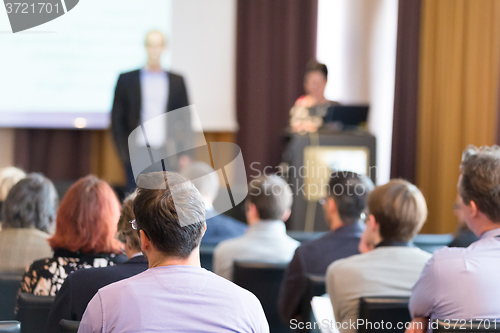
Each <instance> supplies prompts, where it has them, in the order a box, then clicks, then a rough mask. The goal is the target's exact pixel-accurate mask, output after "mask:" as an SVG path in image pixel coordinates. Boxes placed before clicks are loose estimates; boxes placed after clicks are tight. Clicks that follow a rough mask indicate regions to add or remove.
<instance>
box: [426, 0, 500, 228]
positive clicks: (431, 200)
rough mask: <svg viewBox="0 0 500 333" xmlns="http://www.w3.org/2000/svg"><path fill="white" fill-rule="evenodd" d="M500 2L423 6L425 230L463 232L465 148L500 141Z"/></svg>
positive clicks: (434, 0) (433, 0)
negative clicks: (458, 212) (456, 206)
mask: <svg viewBox="0 0 500 333" xmlns="http://www.w3.org/2000/svg"><path fill="white" fill-rule="evenodd" d="M499 51H500V1H498V0H423V8H422V30H421V44H420V69H419V72H420V76H419V101H418V132H417V143H418V144H417V156H418V158H417V184H418V185H419V186H420V188H421V190H422V192H423V194H424V195H425V197H426V199H427V204H428V208H429V218H428V221H427V223H426V226H425V227H424V228H425V229H424V231H425V232H435V233H443V232H452V231H454V230H455V229H456V225H457V224H456V218H455V217H454V216H453V211H452V204H453V202H454V200H455V197H456V193H457V189H456V185H457V180H458V176H459V164H460V159H461V153H462V151H463V149H464V148H465V147H466V146H467V145H469V144H474V145H477V146H481V145H492V144H494V143H495V142H496V131H497V119H498V99H499V65H500V63H499V60H500V52H499Z"/></svg>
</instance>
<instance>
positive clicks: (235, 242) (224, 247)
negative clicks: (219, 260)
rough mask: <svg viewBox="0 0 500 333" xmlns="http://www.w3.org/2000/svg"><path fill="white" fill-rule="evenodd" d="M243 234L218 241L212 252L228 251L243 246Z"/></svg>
mask: <svg viewBox="0 0 500 333" xmlns="http://www.w3.org/2000/svg"><path fill="white" fill-rule="evenodd" d="M245 243H246V241H245V236H239V237H234V238H231V239H227V240H224V241H222V242H220V243H219V244H218V245H217V246H216V247H215V249H214V254H220V253H229V252H231V251H234V250H236V249H239V248H242V247H245Z"/></svg>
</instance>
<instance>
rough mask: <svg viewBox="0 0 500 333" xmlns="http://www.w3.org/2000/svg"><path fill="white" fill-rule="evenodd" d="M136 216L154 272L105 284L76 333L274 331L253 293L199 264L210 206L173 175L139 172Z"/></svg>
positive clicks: (180, 178)
mask: <svg viewBox="0 0 500 333" xmlns="http://www.w3.org/2000/svg"><path fill="white" fill-rule="evenodd" d="M137 185H138V193H137V197H136V198H135V199H134V214H135V219H134V220H132V221H130V222H131V225H132V227H133V228H134V229H136V231H137V233H138V235H139V238H140V240H141V250H142V252H143V253H144V255H145V257H146V258H147V259H148V265H149V269H147V270H146V271H145V272H143V273H140V274H138V275H135V276H133V277H131V278H128V279H125V280H122V281H118V282H116V283H113V284H110V285H108V286H106V287H104V288H101V289H99V291H98V292H97V294H96V295H95V296H94V298H92V300H91V301H90V303H89V305H88V306H87V309H86V310H85V313H84V314H83V318H82V321H81V323H80V327H79V330H78V332H80V333H91V332H214V333H215V332H217V333H218V332H262V333H266V332H269V326H268V324H267V320H266V317H265V314H264V310H263V309H262V306H261V305H260V302H259V300H258V299H257V297H255V296H254V295H253V294H252V293H250V292H249V291H247V290H245V289H243V288H241V287H239V286H237V285H235V284H233V283H231V282H229V281H227V280H225V279H223V278H221V277H219V276H217V275H215V274H214V273H212V272H209V271H207V270H205V269H203V268H201V265H200V242H201V238H202V237H203V233H204V232H205V229H206V226H205V205H204V203H203V199H202V197H201V195H200V193H199V192H198V190H197V189H196V187H194V185H193V184H192V183H191V182H190V181H189V180H188V179H187V178H185V177H183V176H181V175H179V174H176V173H172V172H152V173H149V174H142V175H140V176H139V177H138V183H137Z"/></svg>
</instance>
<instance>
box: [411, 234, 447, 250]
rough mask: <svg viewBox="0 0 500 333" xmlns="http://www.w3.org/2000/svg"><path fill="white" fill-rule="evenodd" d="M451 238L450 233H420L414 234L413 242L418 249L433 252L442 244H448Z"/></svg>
mask: <svg viewBox="0 0 500 333" xmlns="http://www.w3.org/2000/svg"><path fill="white" fill-rule="evenodd" d="M452 240H453V235H452V234H442V235H439V234H436V235H434V234H420V235H417V236H415V238H414V239H413V243H414V244H415V245H416V246H417V247H419V248H420V249H422V250H424V251H427V252H429V253H433V252H434V251H436V250H438V249H440V248H442V247H444V246H448V244H450V243H451V241H452Z"/></svg>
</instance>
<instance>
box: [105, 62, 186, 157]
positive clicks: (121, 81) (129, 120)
mask: <svg viewBox="0 0 500 333" xmlns="http://www.w3.org/2000/svg"><path fill="white" fill-rule="evenodd" d="M167 75H168V86H169V88H168V89H169V90H168V91H169V93H168V102H167V109H166V110H165V112H168V111H173V110H176V109H179V108H182V107H185V106H188V105H189V102H188V97H187V92H186V86H185V84H184V79H183V78H182V76H180V75H177V74H174V73H171V72H167ZM140 77H141V76H140V70H134V71H131V72H127V73H123V74H120V76H119V77H118V82H117V83H116V88H115V97H114V100H113V108H112V110H111V131H112V132H113V138H114V140H115V143H116V148H117V150H118V154H119V155H120V158H121V159H122V161H123V163H125V164H128V163H130V161H129V153H128V136H129V135H130V133H131V132H132V131H133V130H134V129H135V128H136V127H137V126H139V124H140V120H141V79H140ZM182 117H183V119H180V120H179V123H180V124H181V126H173V127H172V128H170V126H169V128H168V131H167V133H168V135H169V137H172V138H175V140H176V144H177V145H178V147H176V149H178V151H183V150H185V149H184V146H186V147H188V146H190V144H189V143H185V141H189V140H193V137H192V136H193V135H192V131H191V117H190V114H189V112H185V114H183V115H182ZM172 129H173V130H172Z"/></svg>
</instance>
